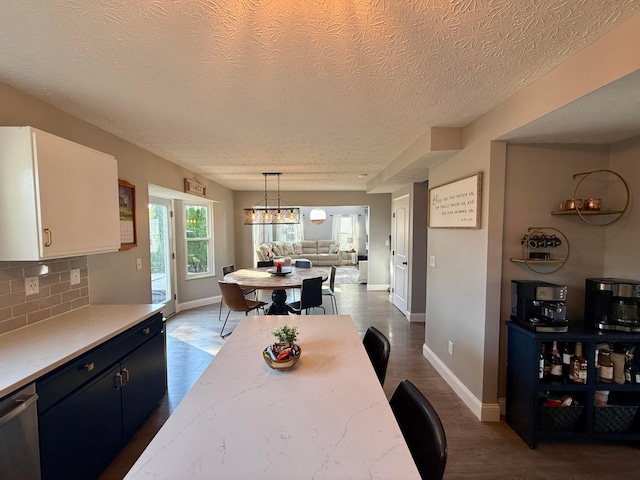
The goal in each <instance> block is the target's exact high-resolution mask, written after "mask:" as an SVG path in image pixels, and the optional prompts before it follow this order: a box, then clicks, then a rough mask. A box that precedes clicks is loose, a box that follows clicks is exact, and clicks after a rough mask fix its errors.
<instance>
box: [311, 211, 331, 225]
mask: <svg viewBox="0 0 640 480" xmlns="http://www.w3.org/2000/svg"><path fill="white" fill-rule="evenodd" d="M326 219H327V212H325V211H324V210H322V209H321V208H314V209H313V210H311V211H310V212H309V220H311V223H315V224H316V225H320V224H322V223H324V221H325V220H326Z"/></svg>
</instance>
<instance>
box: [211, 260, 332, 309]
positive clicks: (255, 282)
mask: <svg viewBox="0 0 640 480" xmlns="http://www.w3.org/2000/svg"><path fill="white" fill-rule="evenodd" d="M315 277H322V281H325V280H327V279H328V278H329V274H328V272H327V271H326V270H323V269H320V268H314V267H311V268H302V267H293V266H286V267H282V272H280V273H278V272H277V271H276V267H275V266H274V267H267V268H242V269H240V270H235V271H233V272H230V273H227V274H226V275H225V276H224V278H223V280H224V281H225V282H229V283H237V284H238V285H240V286H241V287H242V288H255V289H256V290H271V291H272V293H271V300H272V301H273V303H272V304H271V306H270V307H269V309H268V310H267V315H288V314H289V313H290V312H292V311H293V310H292V309H291V308H290V307H289V306H288V305H287V290H288V289H290V288H302V281H303V280H305V279H307V278H315Z"/></svg>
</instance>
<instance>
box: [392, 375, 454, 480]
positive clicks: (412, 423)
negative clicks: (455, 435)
mask: <svg viewBox="0 0 640 480" xmlns="http://www.w3.org/2000/svg"><path fill="white" fill-rule="evenodd" d="M389 403H390V405H391V410H393V414H394V415H395V417H396V420H397V421H398V425H399V426H400V431H401V432H402V435H403V436H404V439H405V441H406V442H407V446H408V447H409V451H410V452H411V456H412V457H413V461H414V462H415V464H416V467H417V468H418V472H419V473H420V477H421V478H422V479H423V480H441V479H442V476H443V475H444V468H445V466H446V464H447V438H446V435H445V433H444V427H443V426H442V422H441V421H440V417H439V416H438V413H437V412H436V411H435V409H434V408H433V406H432V405H431V404H430V403H429V400H427V398H426V397H425V396H424V395H423V394H422V392H421V391H420V390H418V389H417V388H416V386H415V385H414V384H413V383H411V382H410V381H409V380H406V379H405V380H402V382H400V384H399V385H398V387H397V388H396V390H395V392H394V393H393V395H392V396H391V400H390V401H389Z"/></svg>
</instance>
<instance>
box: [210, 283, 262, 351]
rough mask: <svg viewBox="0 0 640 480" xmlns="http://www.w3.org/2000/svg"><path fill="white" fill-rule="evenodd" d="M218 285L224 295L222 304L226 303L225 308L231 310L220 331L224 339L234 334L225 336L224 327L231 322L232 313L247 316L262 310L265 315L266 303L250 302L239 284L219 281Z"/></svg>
mask: <svg viewBox="0 0 640 480" xmlns="http://www.w3.org/2000/svg"><path fill="white" fill-rule="evenodd" d="M218 285H219V286H220V293H221V294H222V303H224V305H225V307H227V308H228V309H229V311H228V312H227V318H225V319H224V324H223V325H222V330H220V336H221V337H222V338H225V337H228V336H229V335H231V333H233V332H229V333H227V334H223V332H224V327H225V326H226V325H227V320H229V314H230V313H231V312H244V314H245V315H246V314H247V313H249V312H250V311H251V310H257V309H259V308H262V313H264V306H265V305H266V303H265V302H261V301H260V300H249V299H248V298H247V297H245V296H244V295H243V294H242V288H240V285H238V284H237V283H228V282H223V281H222V280H218Z"/></svg>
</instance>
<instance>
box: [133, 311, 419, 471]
mask: <svg viewBox="0 0 640 480" xmlns="http://www.w3.org/2000/svg"><path fill="white" fill-rule="evenodd" d="M285 323H289V324H291V325H296V326H297V327H298V332H299V335H298V339H297V341H296V343H297V344H298V345H299V346H300V348H301V350H302V354H301V357H300V359H299V361H298V363H297V364H296V365H295V366H294V367H293V368H292V369H291V370H288V371H276V370H272V369H271V368H270V367H269V366H268V365H267V364H266V362H265V361H264V359H263V350H264V349H265V347H267V346H268V345H269V344H271V343H273V342H274V337H273V335H272V334H271V331H272V330H273V329H274V328H276V327H277V326H280V325H283V324H285ZM125 478H126V479H129V480H132V479H147V478H155V479H161V478H166V479H172V480H173V479H178V478H190V479H207V480H208V479H212V478H225V479H226V478H239V479H240V478H241V479H251V478H260V479H282V478H292V479H298V478H316V479H321V478H324V479H327V478H336V479H337V478H341V479H342V478H372V479H374V478H377V479H384V478H388V479H396V478H402V479H411V478H416V479H417V478H420V477H419V474H418V471H417V469H416V467H415V464H414V462H413V459H412V457H411V454H410V453H409V449H408V447H407V444H406V442H405V440H404V438H403V436H402V433H401V432H400V428H399V427H398V424H397V422H396V420H395V418H394V415H393V412H392V411H391V408H390V406H389V403H388V401H387V398H386V396H385V393H384V390H383V389H382V387H381V385H380V382H379V380H378V378H377V376H376V374H375V372H374V370H373V367H372V365H371V362H370V360H369V357H368V355H367V353H366V351H365V349H364V347H363V345H362V340H361V339H360V336H359V335H358V332H357V330H356V328H355V326H354V324H353V320H352V319H351V317H350V316H348V315H300V316H296V317H293V318H292V317H287V316H255V317H251V316H249V317H244V318H243V319H242V321H241V322H240V323H239V324H238V326H237V327H236V328H235V330H234V332H233V335H231V336H230V337H229V339H228V340H227V341H226V343H225V344H224V346H223V347H222V349H221V350H220V351H219V352H218V354H217V355H216V356H215V358H214V359H213V361H212V362H211V364H210V365H209V366H208V367H207V369H206V370H205V371H204V372H203V373H202V375H201V377H200V378H199V379H198V381H197V382H196V384H195V385H194V386H193V388H192V389H191V390H190V391H189V393H188V394H187V395H186V396H185V398H184V399H183V400H182V402H181V403H180V405H179V406H178V407H177V409H176V410H175V411H174V412H173V414H172V415H171V416H170V417H169V419H168V420H167V422H166V423H165V424H164V426H163V427H162V428H161V430H160V431H159V432H158V434H157V435H156V436H155V438H154V439H153V440H152V441H151V443H150V444H149V446H148V447H147V449H146V450H145V451H144V452H143V454H142V455H141V456H140V458H139V459H138V461H137V462H136V464H135V465H134V466H133V468H132V469H131V471H130V472H129V473H128V475H127V476H126V477H125Z"/></svg>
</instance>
